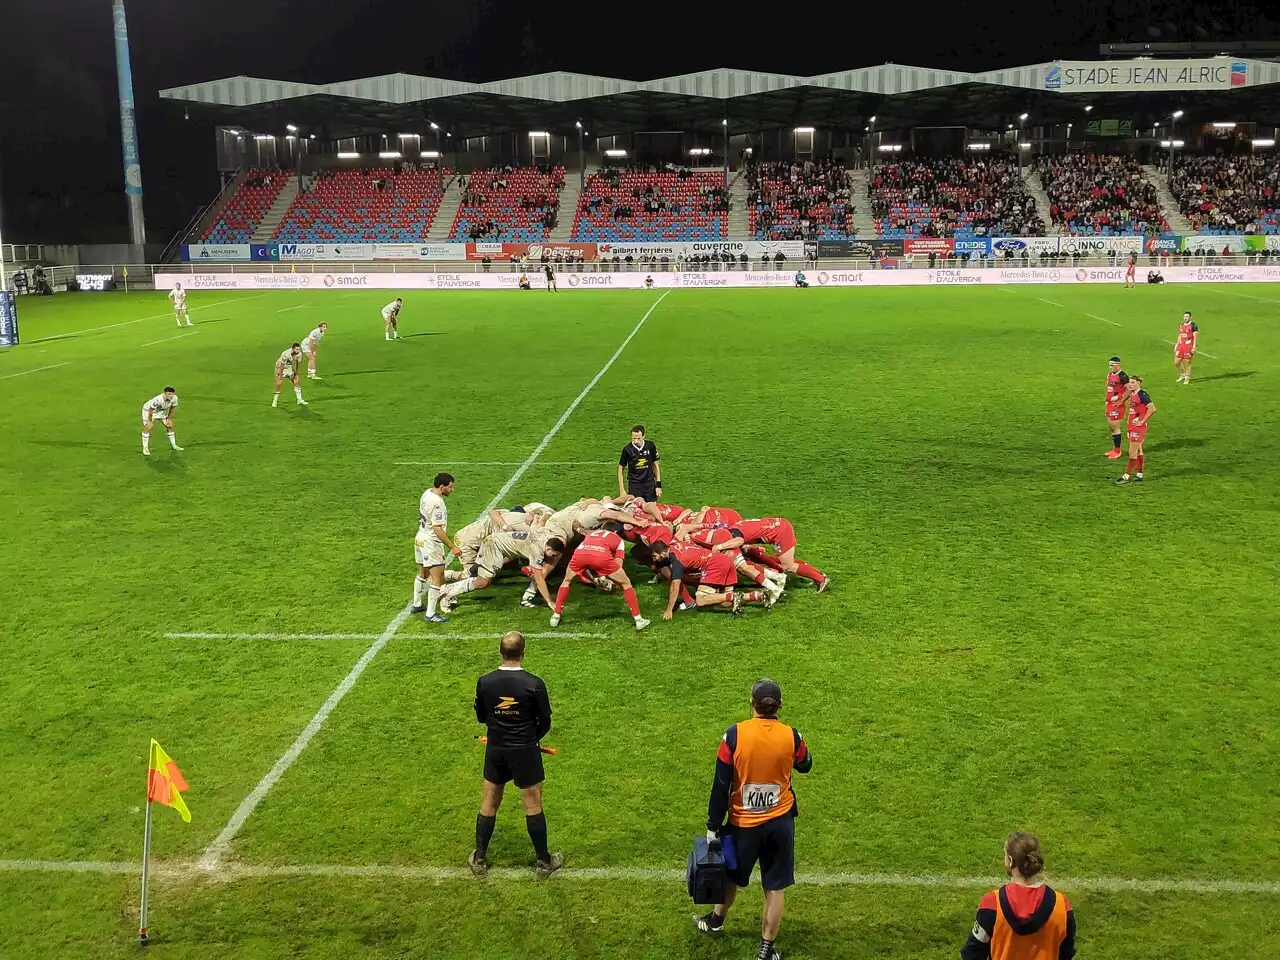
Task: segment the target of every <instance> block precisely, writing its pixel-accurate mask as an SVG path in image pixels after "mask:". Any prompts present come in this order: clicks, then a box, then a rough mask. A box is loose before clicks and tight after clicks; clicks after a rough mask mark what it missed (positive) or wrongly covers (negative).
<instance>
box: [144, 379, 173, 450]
mask: <svg viewBox="0 0 1280 960" xmlns="http://www.w3.org/2000/svg"><path fill="white" fill-rule="evenodd" d="M176 409H178V392H177V391H176V390H174V389H173V387H165V388H164V393H161V394H157V395H156V396H154V397H152V398H151V399H150V400H148V401H147V402H146V403H144V404H143V405H142V455H143V456H145V457H149V456H151V428H152V426H154V425H155V422H156V421H157V420H159V421H160V422H161V423H163V424H164V432H165V435H166V436H168V438H169V446H171V447H173V449H175V450H177V451H178V452H179V453H181V452H182V448H181V447H180V446H178V438H177V437H176V436H175V435H174V432H173V411H174V410H176Z"/></svg>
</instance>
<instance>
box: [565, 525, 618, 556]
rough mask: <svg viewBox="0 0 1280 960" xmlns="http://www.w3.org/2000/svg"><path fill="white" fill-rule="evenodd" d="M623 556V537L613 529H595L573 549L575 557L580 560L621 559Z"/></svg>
mask: <svg viewBox="0 0 1280 960" xmlns="http://www.w3.org/2000/svg"><path fill="white" fill-rule="evenodd" d="M622 556H623V546H622V538H621V537H620V536H618V535H617V534H616V533H614V532H613V531H612V530H593V531H592V532H591V533H588V534H587V538H586V539H585V540H583V541H582V543H581V544H579V545H578V549H577V550H575V551H573V558H574V559H575V560H578V559H579V557H581V558H582V560H584V561H585V560H587V559H589V558H590V559H596V558H600V559H606V558H607V559H608V560H611V561H612V560H615V559H616V560H618V561H621V560H622Z"/></svg>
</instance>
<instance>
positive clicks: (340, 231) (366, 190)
mask: <svg viewBox="0 0 1280 960" xmlns="http://www.w3.org/2000/svg"><path fill="white" fill-rule="evenodd" d="M308 179H309V180H310V181H311V182H310V183H309V189H307V190H305V191H304V192H303V193H302V194H300V195H299V196H298V198H297V199H296V200H294V201H293V204H292V205H291V206H290V207H289V212H288V213H286V214H285V218H284V221H283V222H282V223H281V224H280V229H279V230H277V231H276V239H277V240H279V241H281V242H286V243H319V242H329V241H336V242H339V243H397V242H405V243H412V242H415V241H418V240H421V239H423V238H424V237H425V236H426V233H427V228H428V227H429V226H430V225H431V220H432V218H433V217H434V216H435V214H436V210H437V209H438V208H439V206H440V197H441V195H442V194H443V192H444V191H443V186H442V182H441V176H440V172H439V171H438V170H436V169H434V168H424V169H421V170H417V169H413V168H412V166H411V165H408V164H406V165H405V166H404V167H403V168H401V170H400V172H399V173H397V172H396V171H395V170H393V169H390V168H385V167H383V168H376V169H361V170H325V171H321V172H320V173H319V174H317V175H316V177H315V178H314V179H312V178H308Z"/></svg>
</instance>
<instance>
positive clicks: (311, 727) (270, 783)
mask: <svg viewBox="0 0 1280 960" xmlns="http://www.w3.org/2000/svg"><path fill="white" fill-rule="evenodd" d="M670 292H671V291H670V290H667V291H666V292H664V293H663V294H662V296H660V297H658V299H657V300H655V301H654V302H653V303H652V304H651V305H650V307H649V309H648V310H646V311H645V314H644V316H643V317H641V318H640V320H639V322H638V323H637V324H636V325H635V326H634V327H632V328H631V332H630V333H629V334H627V338H626V339H625V340H623V341H622V345H621V346H620V347H618V349H617V350H615V351H614V352H613V356H611V357H610V358H609V360H608V361H607V362H606V363H605V365H604V366H603V367H601V368H600V372H599V373H597V374H596V375H595V376H594V377H592V378H591V382H590V383H588V384H587V385H586V386H585V387H583V388H582V392H581V393H579V394H578V396H577V397H576V398H575V399H574V401H573V403H571V404H569V408H568V409H567V410H565V412H564V413H563V414H562V415H561V417H560V419H559V420H557V421H556V423H555V426H553V427H552V428H551V429H550V430H548V431H547V435H546V436H545V437H543V438H542V441H541V442H540V443H539V444H538V445H537V446H536V447H534V449H533V452H532V453H531V454H529V456H528V457H527V458H525V461H524V463H522V464H521V465H520V466H519V467H518V468H517V469H516V472H515V473H513V474H512V475H511V479H510V480H508V481H507V482H506V483H505V484H503V486H502V489H501V490H499V491H498V492H497V494H495V495H494V498H493V499H492V500H490V501H489V505H488V506H487V507H485V508H484V510H482V511H481V513H480V516H481V517H483V516H484V515H485V514H486V513H488V512H489V511H490V510H492V509H494V508H495V507H496V506H497V505H498V504H500V503H502V501H503V500H505V499H506V497H507V494H508V493H510V492H511V488H512V487H514V486H515V485H516V484H517V483H518V482H519V480H520V478H521V477H523V476H524V475H525V473H526V472H527V471H528V469H529V468H530V467H531V466H533V464H534V461H536V460H537V459H538V457H539V456H541V455H542V451H543V450H545V449H547V445H548V444H549V443H551V441H552V440H553V439H554V438H555V435H556V434H557V433H559V432H560V428H561V427H563V426H564V425H565V422H566V421H567V420H568V419H569V417H570V415H571V414H572V413H573V411H575V410H577V409H578V405H579V404H581V403H582V401H583V400H584V399H585V398H586V396H587V394H588V393H590V392H591V389H592V387H594V386H595V385H596V384H597V383H599V382H600V378H601V377H603V376H604V375H605V374H606V373H608V372H609V368H610V367H612V366H613V364H614V362H615V361H616V360H617V359H618V357H620V356H621V355H622V351H623V350H625V349H626V347H627V344H629V343H630V342H631V341H632V340H634V339H635V336H636V334H637V333H639V332H640V328H641V327H643V326H644V324H645V321H646V320H648V319H649V317H650V316H651V315H652V314H653V311H654V310H656V309H657V307H658V304H660V303H661V302H662V301H663V300H665V299H666V298H667V294H668V293H670ZM409 607H410V605H409V604H407V603H406V604H405V606H404V609H403V610H401V611H400V612H399V613H398V614H396V617H395V619H394V620H392V621H391V622H390V623H389V624H387V628H386V629H385V630H383V631H382V633H380V634H379V635H378V639H377V640H375V641H374V642H373V645H372V646H371V647H369V649H368V650H366V651H365V652H364V655H363V656H361V657H360V659H359V660H357V661H356V664H355V666H354V667H352V668H351V671H350V672H349V673H348V674H347V675H346V676H345V677H343V678H342V682H341V683H339V684H338V686H337V687H336V688H335V689H334V691H333V693H331V694H329V699H327V700H326V701H325V702H324V703H323V704H322V705H321V707H320V709H319V710H318V711H316V715H315V716H314V717H312V718H311V722H310V723H308V724H307V725H306V727H304V728H303V730H302V732H301V733H300V734H298V738H297V739H296V740H295V741H294V742H293V745H292V746H291V747H289V749H288V750H286V751H285V752H284V755H283V756H281V757H280V759H279V760H277V761H276V762H275V764H274V765H273V766H272V767H271V769H270V770H268V771H267V773H266V775H265V776H264V777H263V778H262V779H261V780H260V781H259V782H258V785H257V786H256V787H254V788H253V790H252V792H250V794H249V795H248V796H247V797H245V798H244V800H242V801H241V802H240V806H238V807H236V811H235V813H233V814H232V815H231V819H230V820H228V821H227V825H226V826H225V827H223V828H222V830H221V831H220V832H219V833H218V835H217V836H216V837H215V838H214V839H213V842H212V843H210V844H209V845H208V846H207V847H205V849H204V853H202V854H201V855H200V865H201V866H202V867H205V868H214V867H217V866H218V864H220V863H221V862H222V855H223V854H224V853H225V852H226V851H227V849H228V848H229V847H230V846H231V841H232V840H234V839H235V837H236V834H238V833H239V832H240V828H241V827H242V826H244V822H245V821H246V820H248V819H249V817H250V816H251V815H252V814H253V811H254V810H256V809H257V807H258V804H260V803H261V802H262V799H263V798H264V797H265V796H266V795H267V792H268V791H269V790H270V789H271V788H272V787H274V786H275V785H276V784H277V783H278V782H279V781H280V778H281V777H283V776H284V775H285V772H286V771H287V770H288V769H289V768H290V767H291V766H293V765H294V763H295V762H296V761H297V759H298V757H300V756H301V755H302V751H303V750H305V749H306V748H307V744H308V743H310V742H311V739H312V738H313V737H314V736H315V735H316V734H317V733H319V732H320V728H321V727H323V726H324V724H325V721H326V720H328V719H329V715H330V714H331V713H333V711H334V709H335V708H336V707H337V706H338V704H339V703H341V702H342V698H343V697H345V696H346V695H347V694H348V693H350V692H351V688H352V687H354V686H355V685H356V681H357V680H359V679H360V675H361V674H362V673H364V671H365V669H366V668H367V667H368V666H369V664H370V663H371V662H372V661H373V658H374V657H376V656H377V655H378V654H379V653H380V652H382V648H383V647H385V646H386V645H387V644H388V643H389V642H390V641H391V638H392V637H394V636H395V635H396V631H397V630H399V629H400V627H401V626H403V625H404V622H405V621H406V620H408V619H409V617H410V612H409Z"/></svg>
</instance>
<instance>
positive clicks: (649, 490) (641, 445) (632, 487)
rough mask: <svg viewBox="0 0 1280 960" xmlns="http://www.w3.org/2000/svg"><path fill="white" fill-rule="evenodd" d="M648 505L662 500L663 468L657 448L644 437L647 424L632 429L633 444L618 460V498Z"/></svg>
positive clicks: (624, 449) (637, 425) (624, 450)
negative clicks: (636, 499) (631, 497)
mask: <svg viewBox="0 0 1280 960" xmlns="http://www.w3.org/2000/svg"><path fill="white" fill-rule="evenodd" d="M628 493H629V494H631V496H633V497H640V498H641V499H642V500H646V501H648V502H649V503H657V502H659V501H660V500H661V499H662V465H661V464H660V463H658V447H657V444H655V443H654V442H653V441H652V440H646V439H645V436H644V424H641V423H637V424H636V425H635V426H634V427H632V428H631V442H630V443H628V444H627V445H626V446H625V447H623V448H622V455H621V456H620V457H618V496H620V497H625V496H626V495H627V494H628Z"/></svg>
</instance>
